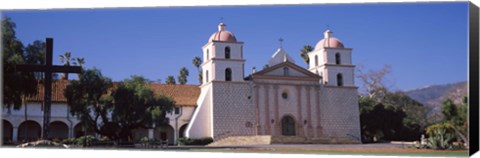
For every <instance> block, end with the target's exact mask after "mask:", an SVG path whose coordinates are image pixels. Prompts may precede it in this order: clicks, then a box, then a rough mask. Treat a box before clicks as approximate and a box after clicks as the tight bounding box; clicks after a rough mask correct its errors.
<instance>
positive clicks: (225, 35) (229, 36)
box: [208, 22, 237, 42]
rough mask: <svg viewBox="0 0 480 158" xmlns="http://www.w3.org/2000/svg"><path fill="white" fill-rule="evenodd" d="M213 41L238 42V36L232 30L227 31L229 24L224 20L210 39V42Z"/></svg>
mask: <svg viewBox="0 0 480 158" xmlns="http://www.w3.org/2000/svg"><path fill="white" fill-rule="evenodd" d="M211 41H221V42H237V38H235V35H233V33H231V32H230V31H227V25H225V24H224V23H223V22H222V23H220V24H218V31H217V32H215V33H213V34H212V36H210V39H208V42H211Z"/></svg>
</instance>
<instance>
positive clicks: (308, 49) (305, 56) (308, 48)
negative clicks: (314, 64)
mask: <svg viewBox="0 0 480 158" xmlns="http://www.w3.org/2000/svg"><path fill="white" fill-rule="evenodd" d="M311 51H313V47H312V46H310V45H304V46H303V49H300V56H301V57H302V58H303V60H305V62H306V63H307V65H308V63H309V62H310V58H308V54H307V53H308V52H311Z"/></svg>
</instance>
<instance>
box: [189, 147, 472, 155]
mask: <svg viewBox="0 0 480 158" xmlns="http://www.w3.org/2000/svg"><path fill="white" fill-rule="evenodd" d="M189 151H194V152H228V153H286V154H322V155H378V156H439V157H440V156H441V157H468V151H467V150H460V151H458V150H457V151H434V150H432V151H428V152H425V151H423V152H415V151H413V152H386V151H385V152H372V151H370V152H358V151H337V150H301V149H261V150H259V149H246V148H242V149H192V150H189Z"/></svg>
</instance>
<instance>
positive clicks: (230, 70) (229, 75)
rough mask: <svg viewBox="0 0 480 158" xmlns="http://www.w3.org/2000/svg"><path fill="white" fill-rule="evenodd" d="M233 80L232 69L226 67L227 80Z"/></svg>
mask: <svg viewBox="0 0 480 158" xmlns="http://www.w3.org/2000/svg"><path fill="white" fill-rule="evenodd" d="M231 80H232V69H230V68H227V69H225V81H231Z"/></svg>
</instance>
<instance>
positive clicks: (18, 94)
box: [2, 17, 44, 109]
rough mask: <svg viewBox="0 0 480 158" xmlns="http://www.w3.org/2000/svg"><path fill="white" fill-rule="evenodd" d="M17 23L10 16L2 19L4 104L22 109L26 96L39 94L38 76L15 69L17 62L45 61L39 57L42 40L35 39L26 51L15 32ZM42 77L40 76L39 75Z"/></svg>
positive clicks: (8, 107) (33, 62)
mask: <svg viewBox="0 0 480 158" xmlns="http://www.w3.org/2000/svg"><path fill="white" fill-rule="evenodd" d="M15 27H16V24H15V23H14V22H13V21H12V20H11V18H9V17H5V18H4V19H3V20H2V52H3V53H2V57H3V61H2V62H3V82H4V83H3V105H4V106H5V107H6V108H7V109H10V108H11V107H12V106H13V107H14V109H20V107H21V106H22V103H23V102H24V101H25V98H26V97H28V96H33V95H36V94H37V84H38V81H37V78H35V75H34V73H33V72H19V71H16V70H15V66H16V65H17V64H38V63H42V62H44V59H43V58H41V57H39V56H42V55H41V54H36V52H40V53H41V51H39V50H38V49H41V47H42V42H41V41H35V42H34V43H33V44H32V45H29V46H28V47H27V50H26V51H25V48H24V45H23V43H22V42H21V41H20V40H19V39H17V37H16V34H15ZM39 77H40V76H39Z"/></svg>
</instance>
